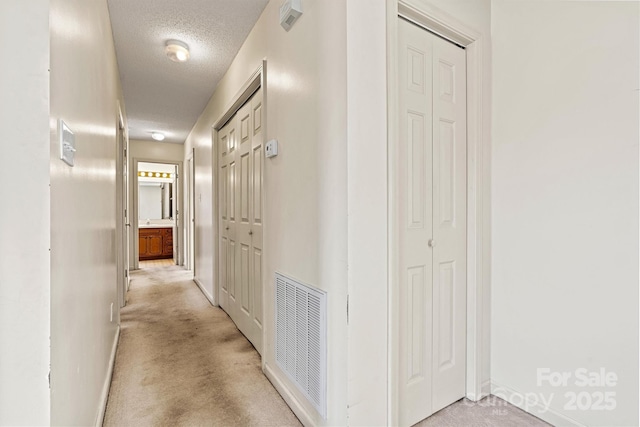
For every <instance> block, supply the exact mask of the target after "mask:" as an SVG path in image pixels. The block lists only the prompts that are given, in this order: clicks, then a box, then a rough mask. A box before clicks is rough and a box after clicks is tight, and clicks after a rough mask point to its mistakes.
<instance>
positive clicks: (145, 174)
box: [138, 171, 173, 178]
mask: <svg viewBox="0 0 640 427" xmlns="http://www.w3.org/2000/svg"><path fill="white" fill-rule="evenodd" d="M138 176H141V177H143V178H173V174H172V173H167V172H149V171H139V172H138Z"/></svg>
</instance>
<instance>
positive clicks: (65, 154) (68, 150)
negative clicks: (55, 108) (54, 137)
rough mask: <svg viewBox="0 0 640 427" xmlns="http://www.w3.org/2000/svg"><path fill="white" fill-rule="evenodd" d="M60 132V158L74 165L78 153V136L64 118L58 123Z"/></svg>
mask: <svg viewBox="0 0 640 427" xmlns="http://www.w3.org/2000/svg"><path fill="white" fill-rule="evenodd" d="M58 132H59V133H60V160H62V161H63V162H65V163H66V164H68V165H69V166H73V161H74V157H75V154H76V137H75V135H74V134H73V132H72V131H71V128H69V126H67V124H66V123H65V122H64V121H63V120H62V119H60V122H59V124H58Z"/></svg>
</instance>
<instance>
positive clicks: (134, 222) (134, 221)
mask: <svg viewBox="0 0 640 427" xmlns="http://www.w3.org/2000/svg"><path fill="white" fill-rule="evenodd" d="M130 159H131V161H133V174H132V175H133V187H132V189H133V206H131V214H132V215H131V216H129V222H130V224H131V233H132V235H133V236H134V237H133V249H134V250H133V258H134V260H133V265H134V270H138V269H140V242H139V239H138V236H139V235H140V231H139V230H140V229H139V227H138V224H139V223H140V220H139V219H138V204H139V201H138V188H139V182H138V163H140V162H142V163H160V164H164V165H176V166H178V177H179V182H178V183H177V185H182V184H184V183H183V182H182V179H183V178H182V177H183V176H184V168H183V163H184V162H183V161H182V160H156V159H149V158H142V157H134V158H131V157H130ZM130 178H131V177H130ZM178 190H179V191H178V204H177V208H178V209H179V210H180V214H179V216H178V221H177V222H176V228H177V230H178V236H174V238H177V239H178V245H177V247H178V256H177V257H176V259H177V260H178V265H183V264H184V254H183V253H182V252H183V251H184V194H183V193H184V191H183V190H180V189H178ZM129 256H132V255H131V254H129Z"/></svg>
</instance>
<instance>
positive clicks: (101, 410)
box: [96, 325, 120, 427]
mask: <svg viewBox="0 0 640 427" xmlns="http://www.w3.org/2000/svg"><path fill="white" fill-rule="evenodd" d="M119 341H120V325H118V327H117V329H116V335H115V337H114V338H113V346H112V347H111V356H110V357H109V366H108V368H107V376H106V377H105V379H104V385H103V386H102V393H101V394H100V406H99V407H98V415H97V416H96V427H102V423H103V422H104V414H105V412H106V410H107V401H108V400H109V389H110V388H111V379H112V378H113V368H114V366H115V364H116V352H117V351H118V342H119Z"/></svg>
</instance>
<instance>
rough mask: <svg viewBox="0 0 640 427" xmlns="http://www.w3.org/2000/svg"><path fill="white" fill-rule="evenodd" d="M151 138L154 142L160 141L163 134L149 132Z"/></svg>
mask: <svg viewBox="0 0 640 427" xmlns="http://www.w3.org/2000/svg"><path fill="white" fill-rule="evenodd" d="M151 138H153V139H155V140H156V141H162V140H163V139H164V134H163V133H162V132H151Z"/></svg>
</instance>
